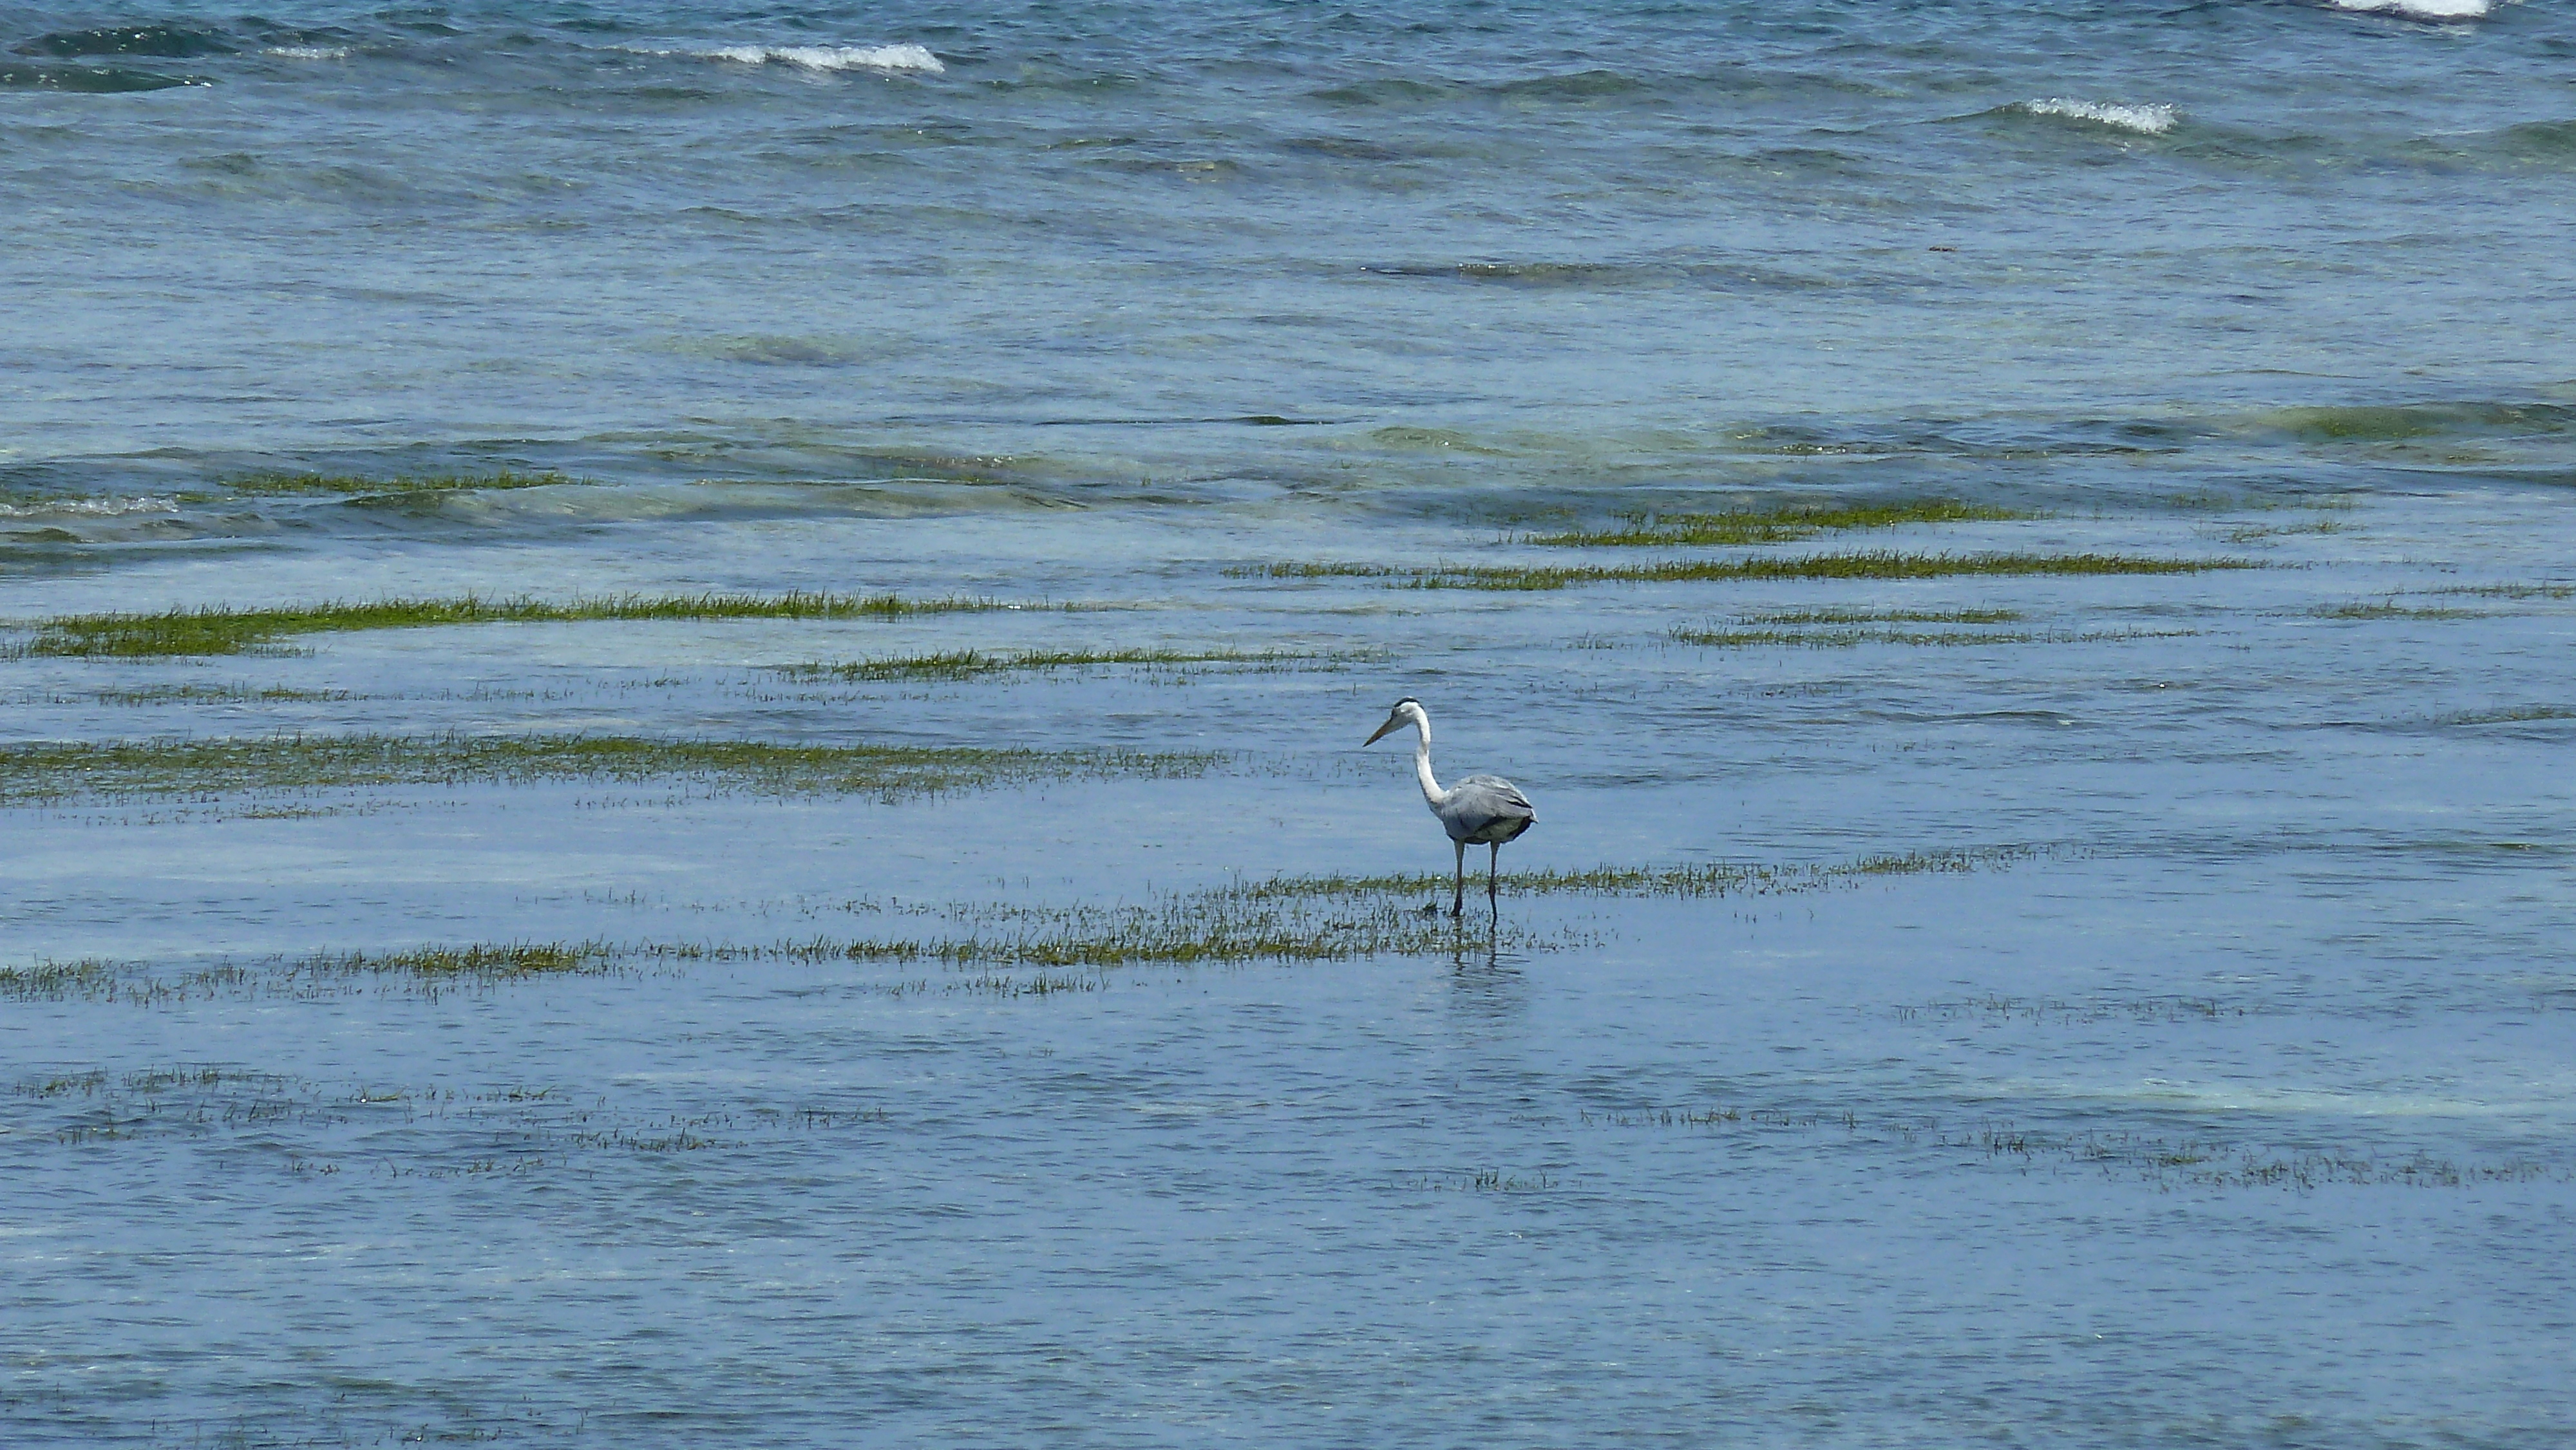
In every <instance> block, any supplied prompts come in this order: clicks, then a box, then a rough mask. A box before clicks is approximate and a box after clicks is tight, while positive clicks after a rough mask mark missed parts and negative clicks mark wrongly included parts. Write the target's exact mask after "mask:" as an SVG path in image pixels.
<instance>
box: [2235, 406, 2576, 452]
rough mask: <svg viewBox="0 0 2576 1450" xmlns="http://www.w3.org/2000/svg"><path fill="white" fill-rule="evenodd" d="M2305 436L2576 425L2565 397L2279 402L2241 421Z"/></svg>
mask: <svg viewBox="0 0 2576 1450" xmlns="http://www.w3.org/2000/svg"><path fill="white" fill-rule="evenodd" d="M2238 426H2239V427H2241V428H2242V429H2244V430H2246V431H2251V432H2256V433H2276V434H2280V435H2284V436H2287V437H2290V438H2295V439H2298V440H2300V441H2302V442H2315V443H2401V442H2410V441H2413V440H2416V439H2423V438H2465V437H2508V436H2509V437H2524V438H2557V437H2561V436H2563V435H2565V434H2567V433H2569V432H2571V431H2576V407H2570V406H2568V405H2566V404H2563V403H2497V402H2449V403H2391V404H2365V405H2351V406H2341V407H2301V408H2279V409H2275V410H2273V411H2271V412H2268V413H2258V414H2255V415H2253V416H2252V417H2250V418H2247V419H2245V420H2243V421H2242V423H2241V424H2239V425H2238Z"/></svg>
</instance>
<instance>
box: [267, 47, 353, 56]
mask: <svg viewBox="0 0 2576 1450" xmlns="http://www.w3.org/2000/svg"><path fill="white" fill-rule="evenodd" d="M267 53H268V54H270V55H273V56H276V57H278V58H279V59H281V60H347V59H348V58H349V47H347V46H345V45H272V46H270V47H269V48H268V52H267Z"/></svg>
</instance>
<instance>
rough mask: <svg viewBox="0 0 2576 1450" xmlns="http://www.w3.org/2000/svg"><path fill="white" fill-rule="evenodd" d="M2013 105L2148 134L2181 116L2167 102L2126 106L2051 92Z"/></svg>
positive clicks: (2167, 126)
mask: <svg viewBox="0 0 2576 1450" xmlns="http://www.w3.org/2000/svg"><path fill="white" fill-rule="evenodd" d="M2012 109H2017V110H2021V111H2025V112H2027V113H2029V114H2031V115H2034V116H2062V117H2064V118H2066V119H2067V120H2070V121H2091V122H2093V123H2094V124H2095V125H2099V126H2111V127H2116V128H2118V129H2119V130H2123V131H2136V132H2138V133H2140V134H2142V135H2147V136H2161V135H2163V134H2164V133H2166V132H2167V131H2170V130H2172V129H2173V128H2174V123H2175V122H2176V121H2179V120H2181V119H2182V116H2181V114H2180V113H2179V112H2177V111H2175V110H2174V108H2173V107H2171V106H2167V105H2161V104H2157V105H2144V106H2126V105H2117V104H2112V103H2108V102H2101V101H2070V100H2065V99H2063V98H2061V97H2056V96H2051V97H2049V98H2048V99H2046V100H2043V101H2023V102H2021V103H2020V104H2019V105H2018V106H2016V107H2013V108H2012Z"/></svg>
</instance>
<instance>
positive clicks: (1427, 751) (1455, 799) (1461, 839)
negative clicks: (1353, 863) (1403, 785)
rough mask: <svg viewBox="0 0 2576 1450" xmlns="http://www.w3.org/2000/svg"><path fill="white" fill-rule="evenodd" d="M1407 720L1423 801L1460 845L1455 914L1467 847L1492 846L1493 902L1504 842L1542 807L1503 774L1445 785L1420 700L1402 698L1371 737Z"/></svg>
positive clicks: (1488, 877) (1488, 896)
mask: <svg viewBox="0 0 2576 1450" xmlns="http://www.w3.org/2000/svg"><path fill="white" fill-rule="evenodd" d="M1406 725H1411V726H1412V727H1413V728H1414V731H1415V735H1414V741H1413V775H1414V779H1415V780H1416V781H1418V782H1419V783H1420V784H1421V786H1422V799H1423V803H1424V804H1426V805H1428V806H1430V807H1431V814H1433V815H1435V816H1438V817H1439V818H1440V829H1442V830H1444V831H1446V832H1448V833H1449V840H1450V842H1451V844H1453V845H1455V846H1456V847H1457V848H1458V853H1457V855H1458V859H1457V875H1456V877H1455V878H1454V879H1453V881H1452V887H1453V890H1452V892H1451V895H1450V898H1449V914H1450V915H1451V916H1457V915H1460V914H1461V913H1463V912H1464V911H1465V910H1466V904H1467V848H1468V847H1469V846H1485V847H1488V848H1490V852H1489V854H1488V855H1487V857H1486V860H1485V900H1486V901H1487V902H1488V903H1491V902H1492V901H1493V900H1494V893H1495V889H1496V881H1497V879H1498V878H1499V876H1500V873H1501V869H1502V854H1503V843H1504V842H1505V841H1511V840H1517V839H1519V837H1520V834H1521V832H1523V831H1526V830H1528V829H1529V828H1530V826H1531V824H1532V823H1533V822H1535V821H1537V820H1538V812H1536V811H1534V810H1532V809H1531V808H1530V803H1529V797H1527V796H1525V795H1522V794H1521V791H1520V787H1519V786H1516V785H1514V784H1512V783H1511V782H1510V781H1508V780H1505V779H1503V778H1502V777H1501V776H1499V775H1471V776H1468V777H1466V778H1465V779H1463V780H1460V781H1459V782H1458V783H1457V784H1456V785H1455V786H1452V787H1449V788H1448V789H1445V790H1444V789H1442V788H1441V785H1440V780H1439V777H1437V776H1435V775H1433V774H1432V773H1431V716H1430V714H1429V713H1428V712H1427V711H1425V710H1424V709H1423V708H1422V703H1421V702H1420V701H1418V700H1410V699H1407V700H1398V701H1396V702H1395V709H1394V710H1392V711H1390V712H1389V713H1388V715H1387V717H1386V723H1385V724H1383V725H1381V726H1379V727H1378V729H1377V734H1376V735H1372V736H1370V737H1369V738H1368V743H1370V744H1375V743H1376V742H1377V741H1378V740H1379V739H1380V738H1381V737H1383V736H1384V735H1386V734H1387V733H1388V732H1390V731H1393V730H1396V729H1399V728H1401V727H1403V726H1406Z"/></svg>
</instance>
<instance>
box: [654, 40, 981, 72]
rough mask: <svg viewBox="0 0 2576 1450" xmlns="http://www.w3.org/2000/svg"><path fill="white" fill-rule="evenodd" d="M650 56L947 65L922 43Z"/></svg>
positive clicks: (921, 67) (902, 67) (922, 68)
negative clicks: (941, 62)
mask: <svg viewBox="0 0 2576 1450" xmlns="http://www.w3.org/2000/svg"><path fill="white" fill-rule="evenodd" d="M650 53H651V54H654V55H693V56H697V57H699V58H700V59H703V60H730V61H739V62H741V63H742V64H744V65H767V64H770V63H773V62H774V63H776V64H779V65H793V66H802V67H804V68H805V69H807V70H873V71H910V72H913V73H915V74H919V75H933V76H935V75H939V74H942V73H944V72H945V71H946V70H947V69H948V67H947V66H945V65H942V64H940V62H939V57H937V56H935V55H932V54H931V53H930V47H928V46H926V45H914V44H911V43H909V42H906V43H903V44H898V45H719V46H716V47H713V48H711V49H707V50H677V51H674V50H662V51H653V52H650Z"/></svg>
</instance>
